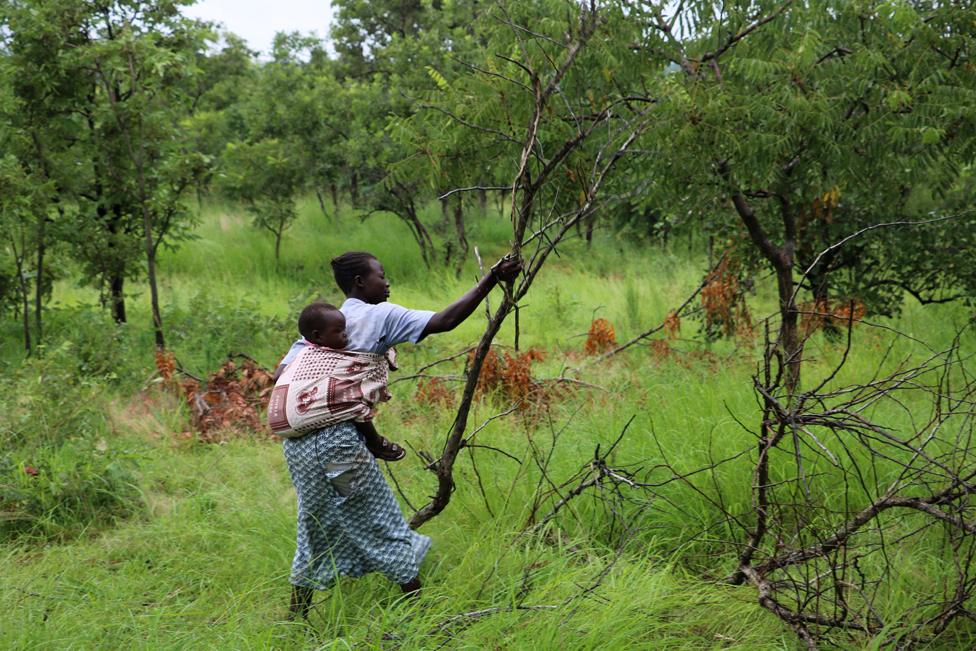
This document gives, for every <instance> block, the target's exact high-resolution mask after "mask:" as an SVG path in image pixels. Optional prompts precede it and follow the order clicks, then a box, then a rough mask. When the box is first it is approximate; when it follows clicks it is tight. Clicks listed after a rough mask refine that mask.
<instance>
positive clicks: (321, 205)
mask: <svg viewBox="0 0 976 651" xmlns="http://www.w3.org/2000/svg"><path fill="white" fill-rule="evenodd" d="M315 198H316V199H318V200H319V208H321V209H322V214H323V215H325V218H326V219H329V211H328V210H326V209H325V197H323V196H322V192H321V191H320V190H316V191H315Z"/></svg>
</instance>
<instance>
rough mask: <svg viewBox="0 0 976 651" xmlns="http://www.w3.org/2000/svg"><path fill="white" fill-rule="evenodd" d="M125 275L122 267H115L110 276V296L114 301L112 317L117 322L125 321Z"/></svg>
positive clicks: (112, 301)
mask: <svg viewBox="0 0 976 651" xmlns="http://www.w3.org/2000/svg"><path fill="white" fill-rule="evenodd" d="M124 287H125V276H124V275H123V272H122V270H121V269H114V270H113V271H112V272H111V277H110V278H109V296H110V297H111V298H110V300H111V303H112V319H113V320H114V321H115V322H116V323H125V295H124V294H123V290H124Z"/></svg>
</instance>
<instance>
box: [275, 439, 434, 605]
mask: <svg viewBox="0 0 976 651" xmlns="http://www.w3.org/2000/svg"><path fill="white" fill-rule="evenodd" d="M284 451H285V460H286V461H287V462H288V471H289V473H290V474H291V481H292V483H293V484H294V485H295V491H296V492H297V493H298V544H297V549H296V550H295V560H294V562H293V563H292V567H291V579H290V580H291V583H292V584H293V585H298V586H305V587H309V588H316V589H324V588H327V587H329V586H331V585H332V583H333V582H334V581H335V579H336V577H338V576H339V575H340V574H342V575H345V576H353V577H356V576H362V575H363V574H366V573H368V572H382V573H383V574H385V575H386V576H387V577H389V578H390V580H391V581H393V582H395V583H400V584H402V583H407V582H408V581H410V580H412V579H414V578H416V577H417V575H418V572H419V570H420V563H421V561H423V559H424V556H425V555H426V554H427V550H428V549H429V548H430V538H428V537H427V536H423V535H421V534H418V533H417V532H415V531H413V530H412V529H410V527H409V526H408V525H407V521H406V520H405V519H404V517H403V513H402V512H401V511H400V505H399V504H398V503H397V501H396V498H395V497H394V496H393V491H391V490H390V486H389V484H388V483H387V482H386V478H385V477H383V474H382V473H381V472H380V469H379V466H378V465H377V463H376V460H375V459H374V458H373V455H372V454H371V453H370V452H369V450H367V449H366V445H365V443H364V441H363V438H362V436H361V435H360V434H359V432H358V431H357V430H356V428H355V426H354V425H353V424H352V423H350V422H344V423H339V424H337V425H332V426H330V427H326V428H325V429H322V430H319V431H317V432H313V433H311V434H307V435H305V436H303V437H301V438H296V439H285V442H284Z"/></svg>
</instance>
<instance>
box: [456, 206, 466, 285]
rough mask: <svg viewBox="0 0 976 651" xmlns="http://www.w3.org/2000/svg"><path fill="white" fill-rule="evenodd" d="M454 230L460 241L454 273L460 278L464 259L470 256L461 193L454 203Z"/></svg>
mask: <svg viewBox="0 0 976 651" xmlns="http://www.w3.org/2000/svg"><path fill="white" fill-rule="evenodd" d="M454 232H455V234H457V241H458V257H457V261H456V262H455V264H454V275H455V276H456V277H457V278H460V277H461V269H462V268H463V267H464V261H465V259H467V257H468V237H467V235H466V234H465V232H464V209H463V201H462V200H461V195H460V193H459V194H458V195H457V202H456V203H455V204H454Z"/></svg>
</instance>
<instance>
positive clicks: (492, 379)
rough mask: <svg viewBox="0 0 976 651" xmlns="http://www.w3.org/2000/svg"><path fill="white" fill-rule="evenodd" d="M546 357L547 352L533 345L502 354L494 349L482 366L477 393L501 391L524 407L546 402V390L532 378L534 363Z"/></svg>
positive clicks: (506, 397) (511, 400) (513, 401)
mask: <svg viewBox="0 0 976 651" xmlns="http://www.w3.org/2000/svg"><path fill="white" fill-rule="evenodd" d="M543 359H545V353H543V352H542V351H541V350H539V349H537V348H531V349H529V350H527V351H525V352H524V353H519V352H515V353H514V354H509V353H508V352H502V354H501V355H499V354H498V352H497V351H496V350H495V349H494V348H491V349H489V351H488V355H487V356H486V357H485V361H484V363H483V364H482V366H481V373H480V375H479V376H478V385H477V388H476V395H477V396H478V397H484V396H486V395H488V394H491V393H500V394H501V395H502V396H504V398H505V399H506V400H509V401H510V402H512V403H518V404H520V405H521V406H522V408H523V409H524V408H526V407H528V406H529V405H532V404H538V403H540V402H544V401H545V400H546V397H547V392H546V391H545V389H544V388H543V387H542V385H540V384H539V383H538V382H536V381H534V380H533V379H532V363H533V362H540V361H542V360H543Z"/></svg>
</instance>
